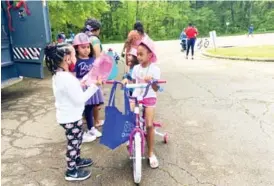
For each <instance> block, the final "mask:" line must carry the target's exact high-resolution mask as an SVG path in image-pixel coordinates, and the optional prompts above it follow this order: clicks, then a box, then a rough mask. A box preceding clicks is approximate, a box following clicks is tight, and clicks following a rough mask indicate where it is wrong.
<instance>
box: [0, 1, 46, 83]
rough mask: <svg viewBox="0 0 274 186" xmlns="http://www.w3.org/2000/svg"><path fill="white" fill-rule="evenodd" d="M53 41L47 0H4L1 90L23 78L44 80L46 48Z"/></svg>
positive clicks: (2, 4) (2, 13)
mask: <svg viewBox="0 0 274 186" xmlns="http://www.w3.org/2000/svg"><path fill="white" fill-rule="evenodd" d="M50 42H51V29H50V22H49V11H48V6H47V1H46V0H41V1H26V0H20V1H17V2H15V1H1V88H5V87H7V86H10V85H12V84H14V83H16V82H19V81H21V80H22V79H23V77H31V78H43V77H44V72H43V61H44V50H43V49H44V48H45V46H46V45H47V44H49V43H50Z"/></svg>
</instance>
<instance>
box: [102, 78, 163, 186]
mask: <svg viewBox="0 0 274 186" xmlns="http://www.w3.org/2000/svg"><path fill="white" fill-rule="evenodd" d="M114 82H116V83H119V84H121V83H120V82H117V81H107V82H106V83H107V84H113V83H114ZM162 83H166V81H163V80H153V81H151V82H150V83H142V84H127V85H126V86H125V88H127V89H130V88H145V89H146V90H145V92H144V95H142V96H140V97H130V98H132V99H134V100H135V103H136V104H135V108H134V113H135V115H136V126H135V128H134V129H133V131H132V132H131V134H130V137H129V148H128V151H129V155H130V159H132V160H133V178H134V182H135V183H136V184H139V183H140V182H141V178H142V159H145V157H144V153H145V142H146V135H147V134H146V127H145V114H144V110H145V107H144V106H143V103H144V102H143V98H144V97H145V96H146V94H147V93H148V90H149V88H150V86H151V85H152V84H162ZM160 91H161V88H160ZM153 126H154V127H155V129H154V130H155V134H156V135H158V136H161V137H163V141H164V143H167V142H168V135H167V133H160V132H158V131H157V128H160V127H161V126H162V125H161V124H160V123H156V122H154V123H153Z"/></svg>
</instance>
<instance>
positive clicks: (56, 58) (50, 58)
mask: <svg viewBox="0 0 274 186" xmlns="http://www.w3.org/2000/svg"><path fill="white" fill-rule="evenodd" d="M71 47H72V46H71V45H70V44H67V43H62V44H50V45H48V46H46V48H45V49H44V50H45V61H46V66H47V67H48V70H49V71H50V72H51V74H52V75H54V74H56V71H57V70H58V69H59V68H61V69H63V68H62V67H61V66H60V65H61V64H62V62H63V60H64V57H65V56H66V55H69V54H71ZM63 70H64V69H63Z"/></svg>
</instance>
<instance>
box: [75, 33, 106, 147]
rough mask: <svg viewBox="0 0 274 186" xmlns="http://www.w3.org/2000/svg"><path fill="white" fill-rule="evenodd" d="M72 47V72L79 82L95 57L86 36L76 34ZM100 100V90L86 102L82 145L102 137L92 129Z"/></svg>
mask: <svg viewBox="0 0 274 186" xmlns="http://www.w3.org/2000/svg"><path fill="white" fill-rule="evenodd" d="M73 45H74V47H75V50H76V57H77V62H76V65H75V69H74V71H75V72H76V77H77V78H78V79H79V80H80V81H81V80H82V78H83V77H84V76H85V75H86V74H87V73H88V72H89V71H90V69H91V68H92V64H93V62H94V60H95V57H93V49H92V46H91V44H90V40H89V38H88V36H87V35H86V34H84V33H79V34H77V35H76V36H75V38H74V41H73ZM102 100H103V98H102V94H101V92H100V90H97V92H96V93H95V94H94V95H93V96H92V97H90V99H88V100H87V102H86V105H85V110H84V115H85V118H86V121H87V126H88V131H87V132H85V133H84V135H83V143H84V142H91V141H94V140H95V139H96V138H98V137H101V136H102V133H101V132H100V131H98V130H97V129H96V128H95V127H94V122H93V109H94V107H95V106H96V105H97V104H98V103H99V104H101V103H102Z"/></svg>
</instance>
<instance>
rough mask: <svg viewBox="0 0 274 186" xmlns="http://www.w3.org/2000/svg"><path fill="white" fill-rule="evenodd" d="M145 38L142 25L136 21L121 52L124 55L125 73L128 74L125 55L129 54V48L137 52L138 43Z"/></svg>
mask: <svg viewBox="0 0 274 186" xmlns="http://www.w3.org/2000/svg"><path fill="white" fill-rule="evenodd" d="M145 36H146V33H145V31H144V27H143V24H142V23H141V22H140V21H137V22H136V23H135V24H134V26H133V30H131V31H130V32H129V33H128V36H127V40H126V42H125V44H124V47H123V50H122V54H123V53H124V52H125V53H126V67H127V69H126V72H128V70H129V69H128V58H127V54H128V53H129V51H130V50H131V48H135V49H136V50H137V47H138V45H139V43H140V42H141V40H142V39H143V38H144V37H145Z"/></svg>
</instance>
